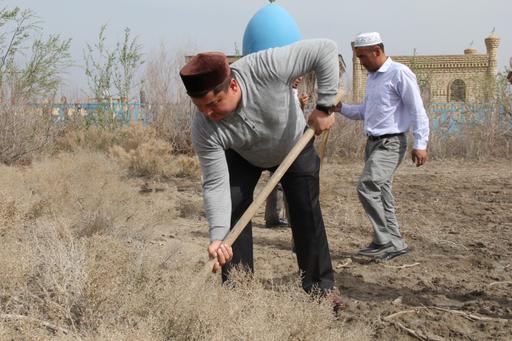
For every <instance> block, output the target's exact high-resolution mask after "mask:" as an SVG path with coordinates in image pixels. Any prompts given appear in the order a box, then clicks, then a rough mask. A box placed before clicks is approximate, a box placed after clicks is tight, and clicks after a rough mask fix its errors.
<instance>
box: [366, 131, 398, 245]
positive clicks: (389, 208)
mask: <svg viewBox="0 0 512 341" xmlns="http://www.w3.org/2000/svg"><path fill="white" fill-rule="evenodd" d="M406 149H407V137H406V136H405V135H399V136H393V137H386V138H382V139H378V140H374V141H372V140H370V139H368V142H367V144H366V149H365V165H364V169H363V173H362V174H361V177H360V179H359V183H358V185H357V193H358V196H359V200H360V201H361V204H362V205H363V208H364V210H365V212H366V214H367V215H368V217H369V218H370V221H371V223H372V226H373V243H375V244H378V245H384V244H387V243H389V242H391V243H392V244H393V245H394V246H395V248H396V249H397V250H402V249H404V248H406V247H407V244H406V243H405V241H404V239H403V238H402V235H401V234H400V227H399V225H398V221H397V219H396V214H395V198H394V197H393V194H392V193H391V187H392V184H393V174H394V173H395V170H396V169H397V168H398V166H399V165H400V163H401V162H402V160H403V158H404V155H405V151H406Z"/></svg>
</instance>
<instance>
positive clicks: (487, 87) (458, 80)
mask: <svg viewBox="0 0 512 341" xmlns="http://www.w3.org/2000/svg"><path fill="white" fill-rule="evenodd" d="M499 45H500V38H499V37H497V36H495V35H494V34H492V35H491V36H489V37H487V38H485V46H486V50H487V51H486V53H478V51H477V50H476V49H474V48H467V49H465V50H464V54H461V55H433V56H428V55H413V56H391V58H392V59H393V60H394V61H396V62H399V63H402V64H405V65H407V66H409V67H410V68H411V70H412V71H413V72H414V73H415V74H416V77H417V79H418V83H419V86H420V89H421V92H422V97H423V100H424V102H425V104H426V105H428V104H430V103H438V102H458V103H461V102H466V103H470V102H481V101H485V100H486V99H489V98H490V96H492V94H494V84H495V83H494V78H495V76H496V73H497V56H498V49H499ZM352 63H353V91H354V101H355V102H362V99H363V98H364V93H365V88H366V78H367V71H366V69H364V67H363V66H362V65H361V63H360V62H359V59H358V58H357V57H356V56H355V54H354V55H353V58H352Z"/></svg>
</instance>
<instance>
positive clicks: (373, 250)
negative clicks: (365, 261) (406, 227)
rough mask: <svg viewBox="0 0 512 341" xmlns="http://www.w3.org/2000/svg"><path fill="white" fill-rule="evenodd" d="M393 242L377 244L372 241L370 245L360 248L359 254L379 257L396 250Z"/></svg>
mask: <svg viewBox="0 0 512 341" xmlns="http://www.w3.org/2000/svg"><path fill="white" fill-rule="evenodd" d="M394 248H395V247H394V246H393V243H391V242H389V243H386V244H384V245H379V244H375V243H374V242H371V243H370V245H368V247H366V248H364V249H361V250H359V252H358V254H360V255H361V256H367V257H378V256H382V255H384V254H386V253H388V252H391V251H393V250H394Z"/></svg>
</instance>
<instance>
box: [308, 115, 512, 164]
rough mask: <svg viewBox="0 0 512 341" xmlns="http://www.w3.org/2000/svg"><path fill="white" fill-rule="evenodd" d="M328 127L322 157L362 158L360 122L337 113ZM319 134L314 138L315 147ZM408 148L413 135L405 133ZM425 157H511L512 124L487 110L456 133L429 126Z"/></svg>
mask: <svg viewBox="0 0 512 341" xmlns="http://www.w3.org/2000/svg"><path fill="white" fill-rule="evenodd" d="M336 119H337V121H336V124H335V126H334V127H333V128H332V130H331V132H330V135H329V141H328V146H327V150H326V154H325V155H326V157H327V158H331V159H337V160H339V159H359V160H361V159H363V156H364V147H365V144H366V139H365V137H364V134H363V129H362V123H361V122H360V121H352V120H349V119H346V118H344V117H341V116H337V117H336ZM322 141H323V137H320V138H317V141H316V144H317V150H320V148H321V147H320V145H321V143H322ZM408 142H409V150H410V149H411V148H412V142H413V138H412V136H411V135H410V134H409V138H408ZM428 152H429V158H430V159H434V160H444V159H465V160H489V159H510V158H511V157H512V126H510V116H503V115H499V114H498V113H496V112H493V113H490V114H489V115H488V116H487V117H486V119H485V120H484V121H482V122H477V123H475V122H467V123H465V124H463V125H461V126H460V127H459V131H458V132H457V133H455V132H451V133H448V132H447V131H446V130H443V129H432V128H431V131H430V136H429V144H428Z"/></svg>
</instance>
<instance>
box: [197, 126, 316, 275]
mask: <svg viewBox="0 0 512 341" xmlns="http://www.w3.org/2000/svg"><path fill="white" fill-rule="evenodd" d="M314 135H315V131H314V130H313V129H312V128H308V129H307V130H306V132H305V133H304V134H303V135H302V136H301V138H300V139H299V141H297V143H296V144H295V146H293V148H292V149H291V150H290V152H289V153H288V155H286V157H285V158H284V160H283V162H281V164H280V165H279V167H277V169H276V170H275V171H274V174H272V176H271V177H270V179H269V181H268V182H267V184H266V185H265V187H263V189H262V190H261V192H260V193H259V194H258V196H257V197H256V199H254V200H253V202H252V203H251V205H249V207H248V208H247V210H245V212H244V214H243V215H242V216H241V217H240V219H238V221H237V222H236V224H235V226H233V228H232V229H231V231H229V233H228V235H227V236H226V237H225V238H224V241H223V243H224V244H226V245H229V246H232V245H233V243H234V242H235V240H236V239H237V238H238V236H240V233H242V231H243V230H244V228H245V226H246V225H247V224H248V223H249V221H250V220H251V219H252V217H253V216H254V215H255V214H256V210H257V209H258V208H259V207H260V205H261V204H263V202H265V200H266V199H267V197H268V196H269V195H270V192H272V190H273V189H274V187H276V186H277V184H278V182H279V181H280V180H281V178H282V177H283V175H284V173H286V171H287V170H288V168H290V166H291V165H292V163H293V161H295V159H296V158H297V156H299V154H300V153H301V152H302V150H303V149H304V147H306V145H307V144H308V142H309V141H310V140H311V139H312V138H313V136H314ZM214 263H215V259H210V260H209V261H208V262H207V263H206V265H205V270H204V272H206V273H209V272H211V271H212V268H213V265H214Z"/></svg>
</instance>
